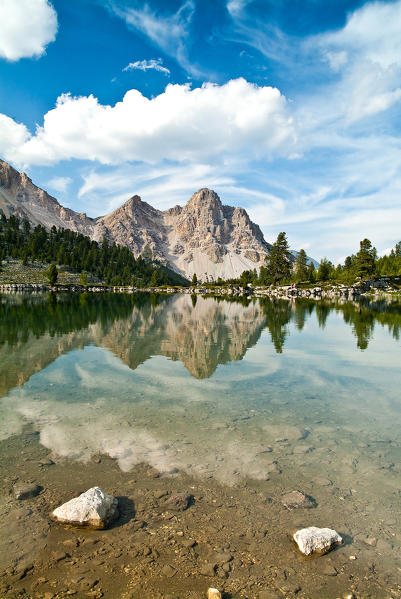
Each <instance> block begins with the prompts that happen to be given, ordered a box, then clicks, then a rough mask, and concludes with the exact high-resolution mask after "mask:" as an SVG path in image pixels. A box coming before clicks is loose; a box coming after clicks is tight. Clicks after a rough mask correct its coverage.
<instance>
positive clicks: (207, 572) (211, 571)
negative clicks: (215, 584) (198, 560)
mask: <svg viewBox="0 0 401 599" xmlns="http://www.w3.org/2000/svg"><path fill="white" fill-rule="evenodd" d="M216 568H217V564H203V566H202V567H201V569H200V573H201V574H202V576H214V575H215V573H216Z"/></svg>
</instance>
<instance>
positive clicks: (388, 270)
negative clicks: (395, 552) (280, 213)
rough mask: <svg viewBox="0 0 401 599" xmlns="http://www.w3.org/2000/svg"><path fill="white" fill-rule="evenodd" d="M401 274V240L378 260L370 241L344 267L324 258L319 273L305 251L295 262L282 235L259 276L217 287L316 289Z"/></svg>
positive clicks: (245, 275)
mask: <svg viewBox="0 0 401 599" xmlns="http://www.w3.org/2000/svg"><path fill="white" fill-rule="evenodd" d="M397 275H401V241H400V242H399V243H397V244H396V246H395V248H394V249H393V250H392V251H391V252H390V254H389V255H388V256H383V257H382V258H378V257H377V252H376V248H374V247H373V246H372V243H371V242H370V240H369V239H363V240H362V241H361V242H360V247H359V251H358V252H357V253H356V254H355V255H354V254H353V255H351V256H347V258H346V259H345V262H344V264H339V265H337V266H334V264H333V263H332V262H330V260H328V259H327V258H323V259H322V260H321V261H320V264H319V268H318V269H317V270H316V269H315V266H314V264H313V263H312V262H311V263H310V264H308V257H307V255H306V252H305V250H303V249H301V250H300V251H299V252H298V253H297V255H296V257H295V259H294V258H293V257H292V255H291V254H290V252H289V248H288V242H287V238H286V235H285V233H279V235H278V237H277V241H276V242H275V243H274V245H273V249H272V251H271V253H270V254H269V255H268V256H267V258H266V263H265V264H264V265H262V266H261V268H260V271H259V273H258V272H257V270H256V269H254V270H245V271H244V272H242V273H241V276H240V277H238V279H228V280H227V281H223V280H222V279H220V278H219V279H217V281H216V282H215V283H213V284H211V285H206V286H210V287H215V286H216V285H217V286H219V285H221V286H224V285H240V286H243V287H245V286H246V285H248V284H250V285H261V286H266V285H290V284H292V283H296V284H297V285H299V286H301V287H308V286H313V285H315V284H316V283H319V284H322V283H323V284H324V283H325V282H327V283H329V282H332V283H337V284H340V285H351V284H353V283H355V282H356V281H357V280H364V279H369V278H371V277H383V276H389V277H392V276H397Z"/></svg>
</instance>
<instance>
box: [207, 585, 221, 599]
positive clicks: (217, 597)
mask: <svg viewBox="0 0 401 599" xmlns="http://www.w3.org/2000/svg"><path fill="white" fill-rule="evenodd" d="M207 599H221V593H220V591H218V590H217V589H214V588H212V587H211V588H210V589H208V590H207Z"/></svg>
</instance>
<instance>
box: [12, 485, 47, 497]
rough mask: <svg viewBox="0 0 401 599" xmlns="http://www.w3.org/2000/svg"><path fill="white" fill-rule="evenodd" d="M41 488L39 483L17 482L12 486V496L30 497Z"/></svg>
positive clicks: (36, 493) (37, 493)
mask: <svg viewBox="0 0 401 599" xmlns="http://www.w3.org/2000/svg"><path fill="white" fill-rule="evenodd" d="M41 490H42V487H41V486H40V485H35V484H28V483H18V484H17V485H14V487H13V491H14V497H15V498H16V499H30V498H31V497H36V496H37V495H39V493H40V492H41Z"/></svg>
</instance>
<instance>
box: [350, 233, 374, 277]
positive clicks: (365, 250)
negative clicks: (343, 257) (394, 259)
mask: <svg viewBox="0 0 401 599" xmlns="http://www.w3.org/2000/svg"><path fill="white" fill-rule="evenodd" d="M375 262H376V248H374V247H373V246H372V244H371V242H370V241H369V239H366V238H365V239H363V240H362V241H361V242H360V249H359V252H358V253H357V255H356V258H355V271H356V274H357V275H358V276H360V277H362V278H363V277H369V276H371V275H373V274H374V272H375Z"/></svg>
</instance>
